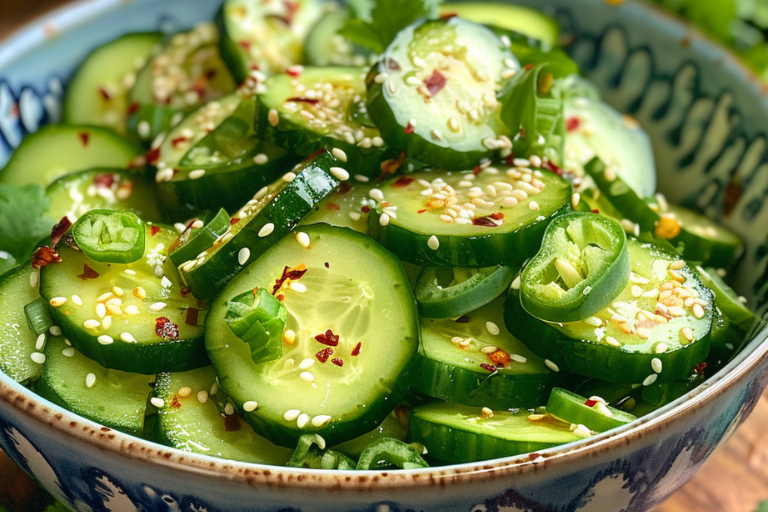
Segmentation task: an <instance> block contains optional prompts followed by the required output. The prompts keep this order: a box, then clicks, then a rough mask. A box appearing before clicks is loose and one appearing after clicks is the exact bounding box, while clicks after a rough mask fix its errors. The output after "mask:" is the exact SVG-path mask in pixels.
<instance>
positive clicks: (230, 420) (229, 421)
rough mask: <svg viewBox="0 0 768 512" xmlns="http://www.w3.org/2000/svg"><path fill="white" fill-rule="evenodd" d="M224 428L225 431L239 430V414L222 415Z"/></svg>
mask: <svg viewBox="0 0 768 512" xmlns="http://www.w3.org/2000/svg"><path fill="white" fill-rule="evenodd" d="M224 430H226V431H227V432H237V431H238V430H240V416H238V415H237V414H232V415H231V416H230V415H228V414H227V415H224Z"/></svg>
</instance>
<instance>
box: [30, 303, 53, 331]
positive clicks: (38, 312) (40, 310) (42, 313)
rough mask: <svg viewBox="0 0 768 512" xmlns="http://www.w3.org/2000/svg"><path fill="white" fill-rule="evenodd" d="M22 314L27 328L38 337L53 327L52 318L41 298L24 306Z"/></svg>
mask: <svg viewBox="0 0 768 512" xmlns="http://www.w3.org/2000/svg"><path fill="white" fill-rule="evenodd" d="M24 314H25V315H26V317H27V324H29V328H30V329H32V330H33V331H34V332H35V334H37V335H38V336H40V335H41V334H45V333H47V332H48V330H49V329H50V328H51V327H53V325H54V323H53V318H51V314H50V313H49V312H48V305H47V304H46V303H45V299H43V298H42V297H40V298H39V299H37V300H35V301H32V302H30V303H29V304H27V305H26V306H24Z"/></svg>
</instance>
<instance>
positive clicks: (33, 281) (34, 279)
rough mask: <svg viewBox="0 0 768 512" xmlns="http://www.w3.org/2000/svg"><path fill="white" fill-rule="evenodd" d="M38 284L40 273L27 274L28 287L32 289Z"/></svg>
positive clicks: (34, 271)
mask: <svg viewBox="0 0 768 512" xmlns="http://www.w3.org/2000/svg"><path fill="white" fill-rule="evenodd" d="M39 282H40V271H39V270H33V271H32V273H31V274H29V286H31V287H32V288H36V287H37V284H38V283H39Z"/></svg>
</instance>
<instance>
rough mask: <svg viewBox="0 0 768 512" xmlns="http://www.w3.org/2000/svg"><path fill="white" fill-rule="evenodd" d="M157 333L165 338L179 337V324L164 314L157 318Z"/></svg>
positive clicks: (175, 338)
mask: <svg viewBox="0 0 768 512" xmlns="http://www.w3.org/2000/svg"><path fill="white" fill-rule="evenodd" d="M155 334H157V335H158V336H159V337H160V338H163V339H164V340H177V339H179V326H178V325H176V324H175V323H173V322H171V321H170V320H168V319H167V318H165V317H164V316H161V317H160V318H157V319H155Z"/></svg>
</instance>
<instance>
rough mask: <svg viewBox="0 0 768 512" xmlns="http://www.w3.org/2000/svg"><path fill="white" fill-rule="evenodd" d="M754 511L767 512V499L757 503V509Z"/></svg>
mask: <svg viewBox="0 0 768 512" xmlns="http://www.w3.org/2000/svg"><path fill="white" fill-rule="evenodd" d="M755 512H768V501H763V502H762V503H758V505H757V509H756V510H755Z"/></svg>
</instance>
